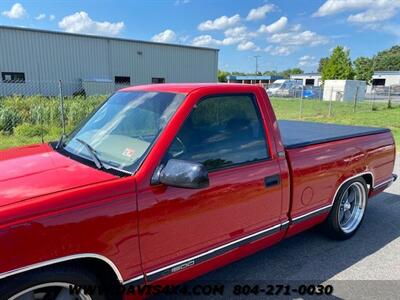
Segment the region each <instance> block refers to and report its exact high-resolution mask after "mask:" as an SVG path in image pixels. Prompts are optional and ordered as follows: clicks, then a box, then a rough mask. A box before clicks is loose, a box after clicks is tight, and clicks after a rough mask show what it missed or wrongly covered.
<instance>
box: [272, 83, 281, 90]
mask: <svg viewBox="0 0 400 300" xmlns="http://www.w3.org/2000/svg"><path fill="white" fill-rule="evenodd" d="M281 85H282V83H273V84H271V85H270V86H269V88H270V89H278V88H280V87H281Z"/></svg>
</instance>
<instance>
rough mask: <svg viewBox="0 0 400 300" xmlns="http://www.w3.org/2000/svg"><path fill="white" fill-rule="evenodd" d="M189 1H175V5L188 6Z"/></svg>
mask: <svg viewBox="0 0 400 300" xmlns="http://www.w3.org/2000/svg"><path fill="white" fill-rule="evenodd" d="M189 2H190V0H175V5H181V4H188V3H189Z"/></svg>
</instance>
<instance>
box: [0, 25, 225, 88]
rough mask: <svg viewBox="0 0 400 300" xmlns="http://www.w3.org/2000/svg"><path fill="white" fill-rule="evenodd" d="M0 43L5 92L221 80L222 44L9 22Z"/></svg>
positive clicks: (0, 63) (0, 70)
mask: <svg viewBox="0 0 400 300" xmlns="http://www.w3.org/2000/svg"><path fill="white" fill-rule="evenodd" d="M0 45H1V46H0V73H1V84H0V95H7V94H25V95H34V94H43V95H57V94H58V84H57V83H58V81H59V80H61V81H62V82H63V89H64V93H65V94H72V93H75V92H77V91H79V90H80V89H82V88H86V89H90V90H91V92H89V94H95V93H102V92H103V89H106V90H108V89H109V88H110V87H117V88H118V87H119V85H139V84H149V83H162V82H166V83H168V82H216V81H217V71H218V49H211V48H202V47H193V46H184V45H175V44H162V43H155V42H148V41H137V40H128V39H122V38H114V37H103V36H92V35H82V34H71V33H64V32H54V31H46V30H37V29H28V28H19V27H8V26H0ZM17 82H18V83H17ZM86 92H88V91H86Z"/></svg>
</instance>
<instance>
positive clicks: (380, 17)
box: [347, 9, 397, 23]
mask: <svg viewBox="0 0 400 300" xmlns="http://www.w3.org/2000/svg"><path fill="white" fill-rule="evenodd" d="M396 14H397V11H396V9H390V10H387V9H382V10H380V9H378V10H376V9H368V10H366V11H364V12H361V13H358V14H355V15H350V16H349V17H348V18H347V20H348V21H349V22H352V23H376V22H381V21H385V20H389V19H391V18H393V17H394V16H395V15H396Z"/></svg>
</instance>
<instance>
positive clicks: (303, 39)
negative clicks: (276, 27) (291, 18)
mask: <svg viewBox="0 0 400 300" xmlns="http://www.w3.org/2000/svg"><path fill="white" fill-rule="evenodd" d="M269 41H270V42H271V43H274V44H281V45H284V46H303V45H306V46H311V47H314V46H318V45H323V44H326V43H328V39H327V38H326V37H325V36H322V35H319V34H317V33H315V32H313V31H309V30H306V31H303V32H284V33H275V34H273V35H272V36H271V37H270V38H269Z"/></svg>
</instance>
